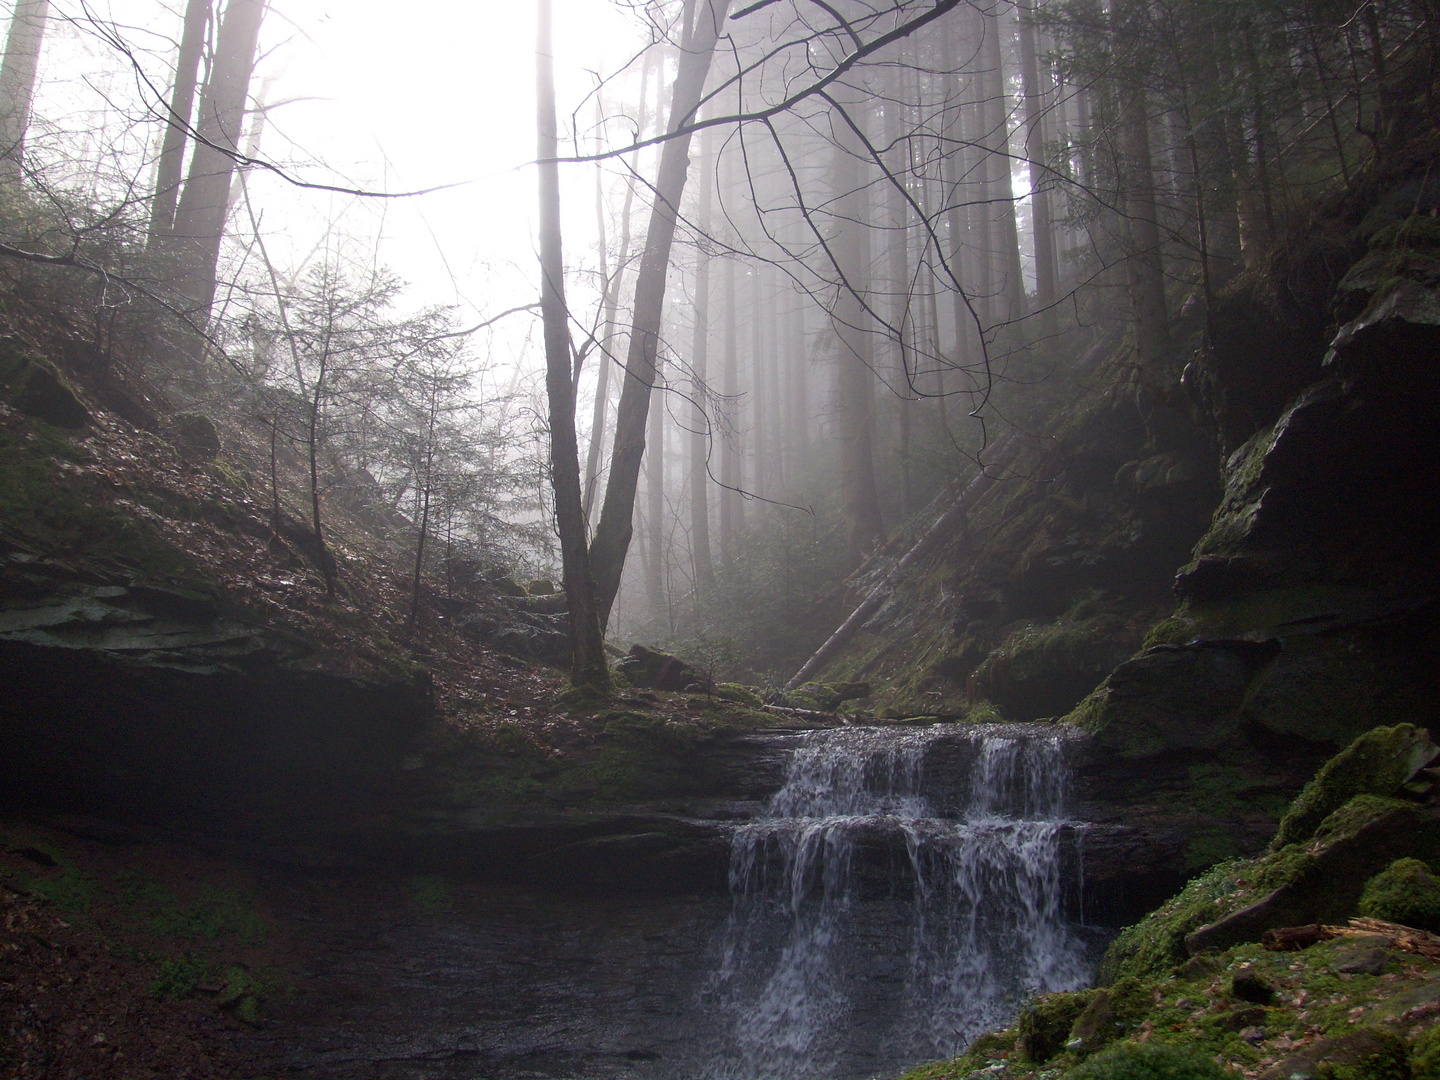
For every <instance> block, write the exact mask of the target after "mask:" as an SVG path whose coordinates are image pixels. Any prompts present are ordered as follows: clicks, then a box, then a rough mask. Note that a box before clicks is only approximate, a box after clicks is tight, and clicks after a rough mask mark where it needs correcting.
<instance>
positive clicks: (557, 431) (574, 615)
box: [535, 0, 610, 690]
mask: <svg viewBox="0 0 1440 1080" xmlns="http://www.w3.org/2000/svg"><path fill="white" fill-rule="evenodd" d="M550 5H551V0H539V11H538V18H537V30H536V43H535V68H536V78H535V84H536V126H537V128H538V132H539V135H538V139H537V147H536V156H537V157H538V159H539V161H540V166H539V169H540V275H541V286H540V314H541V319H542V321H543V323H544V326H545V390H546V395H547V397H548V399H549V407H550V470H551V472H550V476H551V482H552V483H553V485H554V488H555V521H556V525H557V529H558V531H559V533H560V560H561V565H562V568H563V574H564V583H565V598H566V600H567V601H568V607H569V609H570V611H569V615H570V681H571V682H572V683H574V684H575V685H576V686H589V687H593V688H595V689H597V690H608V689H609V687H610V669H609V667H608V666H607V665H606V663H605V640H604V637H603V636H602V631H601V625H600V618H599V612H598V610H597V605H596V598H595V581H594V578H593V577H592V576H591V571H590V555H589V552H588V550H587V549H586V546H585V515H584V512H583V509H582V507H581V504H580V449H579V446H578V444H577V443H576V439H575V382H574V379H573V378H572V376H571V369H570V332H569V329H568V326H567V321H568V313H567V310H566V307H565V259H564V254H563V251H562V249H561V243H560V167H559V165H558V164H557V163H556V161H555V158H556V157H557V155H558V150H559V140H558V138H557V135H556V122H555V61H554V57H553V55H552V54H551V44H550V40H551V28H550V23H551V6H550Z"/></svg>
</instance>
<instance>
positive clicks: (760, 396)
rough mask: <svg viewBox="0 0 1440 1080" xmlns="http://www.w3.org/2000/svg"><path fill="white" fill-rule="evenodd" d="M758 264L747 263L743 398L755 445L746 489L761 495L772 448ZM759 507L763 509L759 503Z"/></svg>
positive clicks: (766, 487) (767, 490) (766, 489)
mask: <svg viewBox="0 0 1440 1080" xmlns="http://www.w3.org/2000/svg"><path fill="white" fill-rule="evenodd" d="M760 266H761V264H760V263H756V264H755V265H754V266H752V267H750V289H749V293H750V295H749V297H748V299H747V301H746V304H745V310H746V311H747V312H748V313H749V319H748V321H749V323H750V379H749V387H750V393H749V394H747V395H746V396H745V398H746V402H747V403H748V404H749V406H750V408H749V413H750V424H749V430H750V431H751V433H752V435H753V439H752V441H753V443H754V446H755V457H754V461H755V470H754V473H753V474H752V475H751V477H750V485H751V487H750V490H751V491H753V492H754V493H755V494H756V495H759V496H761V497H762V498H763V497H766V496H768V495H769V494H770V492H769V486H768V485H767V483H766V474H767V469H768V467H769V464H770V455H771V453H772V450H771V447H770V443H769V438H768V436H769V425H768V424H767V423H766V416H765V414H766V412H767V408H766V406H767V404H768V402H766V400H765V342H764V326H763V320H762V319H761V316H760V306H761V304H762V303H763V299H762V297H763V294H762V292H761V286H760ZM760 509H761V510H763V509H764V507H763V505H762V506H761V507H760Z"/></svg>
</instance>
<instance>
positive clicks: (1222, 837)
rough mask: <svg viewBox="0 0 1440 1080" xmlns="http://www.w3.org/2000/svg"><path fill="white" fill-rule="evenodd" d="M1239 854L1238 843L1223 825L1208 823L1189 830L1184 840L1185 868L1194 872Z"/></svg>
mask: <svg viewBox="0 0 1440 1080" xmlns="http://www.w3.org/2000/svg"><path fill="white" fill-rule="evenodd" d="M1239 854H1240V843H1239V841H1238V840H1236V839H1235V834H1234V833H1233V832H1231V831H1230V830H1229V829H1227V828H1226V827H1225V826H1224V825H1209V826H1205V827H1203V828H1199V829H1196V830H1194V831H1193V832H1191V834H1190V835H1189V836H1188V837H1187V838H1186V840H1185V869H1186V870H1187V871H1188V872H1190V873H1194V872H1195V871H1196V870H1204V869H1206V868H1207V867H1211V866H1214V865H1215V864H1216V863H1219V862H1224V861H1225V860H1226V859H1233V858H1235V857H1236V856H1237V855H1239Z"/></svg>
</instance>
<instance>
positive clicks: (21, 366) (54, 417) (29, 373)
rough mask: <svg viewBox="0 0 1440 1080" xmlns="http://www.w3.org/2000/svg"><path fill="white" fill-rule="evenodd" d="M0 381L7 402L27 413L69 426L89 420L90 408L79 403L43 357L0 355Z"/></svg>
mask: <svg viewBox="0 0 1440 1080" xmlns="http://www.w3.org/2000/svg"><path fill="white" fill-rule="evenodd" d="M0 382H3V383H4V384H5V385H6V397H7V398H8V399H9V401H10V404H11V405H13V406H14V407H15V408H16V409H18V410H20V411H21V412H22V413H25V414H26V415H27V416H33V417H36V418H37V419H40V420H44V421H45V422H46V423H49V424H54V425H55V426H56V427H63V428H71V429H79V428H83V427H85V426H86V425H88V424H89V423H90V410H89V409H87V408H85V406H84V405H82V404H81V403H80V399H79V398H77V397H76V396H75V391H73V390H71V389H70V385H69V384H68V383H67V382H66V381H65V380H64V378H62V377H61V376H60V375H59V374H58V373H57V372H56V371H55V369H54V368H52V367H51V366H50V365H49V364H46V363H45V362H44V361H42V360H38V359H36V358H34V357H31V356H25V355H21V354H11V355H9V356H4V357H0Z"/></svg>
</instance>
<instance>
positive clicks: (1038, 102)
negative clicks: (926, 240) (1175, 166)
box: [1020, 0, 1059, 336]
mask: <svg viewBox="0 0 1440 1080" xmlns="http://www.w3.org/2000/svg"><path fill="white" fill-rule="evenodd" d="M1038 6H1039V5H1038V4H1036V3H1035V2H1034V0H1025V2H1022V3H1021V5H1020V68H1021V74H1020V77H1021V80H1022V82H1023V84H1024V88H1025V157H1026V158H1027V159H1028V161H1029V166H1030V223H1031V228H1032V231H1033V233H1034V248H1035V301H1036V304H1037V305H1038V306H1039V308H1040V311H1041V315H1040V327H1041V333H1043V334H1046V335H1047V336H1048V335H1050V334H1053V333H1054V332H1055V301H1056V298H1057V297H1058V296H1059V290H1058V288H1057V287H1056V285H1057V278H1058V277H1059V274H1058V272H1057V259H1056V256H1055V231H1054V230H1055V226H1054V217H1053V215H1052V213H1051V209H1050V176H1049V172H1048V170H1047V169H1046V168H1045V126H1044V123H1043V120H1044V116H1045V97H1044V95H1045V90H1046V86H1045V85H1044V84H1042V83H1041V81H1040V65H1039V62H1038V58H1037V57H1036V55H1035V54H1036V49H1035V22H1034V13H1035V9H1036V8H1037V7H1038Z"/></svg>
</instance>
